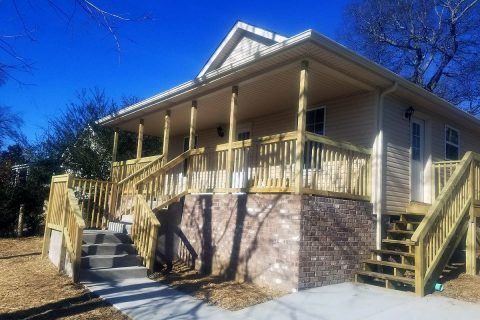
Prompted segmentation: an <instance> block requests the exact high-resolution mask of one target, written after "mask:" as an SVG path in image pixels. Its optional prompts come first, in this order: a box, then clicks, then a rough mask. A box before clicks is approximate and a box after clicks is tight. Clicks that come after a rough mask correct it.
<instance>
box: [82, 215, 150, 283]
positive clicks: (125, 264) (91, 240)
mask: <svg viewBox="0 0 480 320" xmlns="http://www.w3.org/2000/svg"><path fill="white" fill-rule="evenodd" d="M117 224H123V226H122V227H121V229H122V230H123V232H117V230H85V231H84V232H83V244H82V258H81V264H80V280H81V281H90V282H95V281H122V280H127V279H140V278H146V277H147V268H145V267H144V266H143V265H142V259H141V257H139V256H138V255H137V254H136V250H135V246H134V245H133V243H132V240H131V239H130V236H129V235H128V234H127V230H128V228H127V226H129V225H131V223H129V222H126V223H122V222H120V223H118V222H117ZM115 227H116V228H119V226H118V225H117V226H115Z"/></svg>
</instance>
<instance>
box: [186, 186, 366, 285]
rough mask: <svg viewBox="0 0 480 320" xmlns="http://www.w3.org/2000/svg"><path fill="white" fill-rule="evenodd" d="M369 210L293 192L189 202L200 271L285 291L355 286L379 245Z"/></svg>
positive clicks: (359, 203) (362, 204) (211, 197)
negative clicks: (356, 277) (347, 283)
mask: <svg viewBox="0 0 480 320" xmlns="http://www.w3.org/2000/svg"><path fill="white" fill-rule="evenodd" d="M373 218H374V217H373V215H372V207H371V204H370V203H368V202H365V201H354V200H341V199H333V198H326V197H316V196H298V195H289V194H237V195H235V194H215V195H188V196H186V197H185V202H184V208H183V215H182V221H181V224H180V228H181V230H182V231H183V233H184V234H185V236H186V238H187V239H188V240H189V242H190V244H191V245H192V246H193V248H194V249H195V251H196V252H197V254H198V260H197V263H196V268H198V269H199V270H201V271H202V272H205V273H213V274H218V275H222V276H224V277H225V278H227V279H236V280H240V281H252V282H254V283H257V284H259V285H264V286H269V287H272V288H274V289H278V290H282V291H292V290H296V289H303V288H310V287H316V286H322V285H327V284H332V283H339V282H344V281H349V280H351V279H352V277H353V273H354V271H355V270H356V269H357V268H358V267H359V262H360V260H362V259H364V258H366V257H367V256H368V250H369V249H371V248H372V247H373V246H374V244H375V222H374V219H373Z"/></svg>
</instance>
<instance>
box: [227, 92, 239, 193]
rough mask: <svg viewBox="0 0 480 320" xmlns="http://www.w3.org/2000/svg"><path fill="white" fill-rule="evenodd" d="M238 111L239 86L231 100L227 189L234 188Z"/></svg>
mask: <svg viewBox="0 0 480 320" xmlns="http://www.w3.org/2000/svg"><path fill="white" fill-rule="evenodd" d="M237 109H238V86H233V87H232V97H231V100H230V124H229V129H228V153H227V164H226V169H227V181H226V184H225V187H226V188H227V189H228V188H231V187H232V175H233V160H234V159H233V142H235V140H236V134H237Z"/></svg>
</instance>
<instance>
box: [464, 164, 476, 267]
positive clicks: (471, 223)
mask: <svg viewBox="0 0 480 320" xmlns="http://www.w3.org/2000/svg"><path fill="white" fill-rule="evenodd" d="M475 179H476V175H475V157H473V159H472V161H471V163H470V197H471V203H470V209H469V219H468V229H467V240H466V250H465V258H466V273H467V274H470V275H473V276H474V275H476V274H477V239H476V234H477V217H476V214H475V199H476V196H475V195H476V190H475Z"/></svg>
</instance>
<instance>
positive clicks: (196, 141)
mask: <svg viewBox="0 0 480 320" xmlns="http://www.w3.org/2000/svg"><path fill="white" fill-rule="evenodd" d="M189 140H190V137H184V138H183V151H184V152H185V151H187V150H188V144H189ZM197 143H198V136H195V143H194V145H193V148H194V149H196V148H197Z"/></svg>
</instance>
